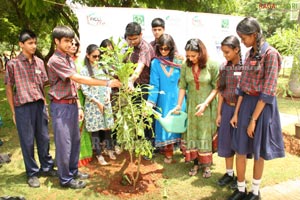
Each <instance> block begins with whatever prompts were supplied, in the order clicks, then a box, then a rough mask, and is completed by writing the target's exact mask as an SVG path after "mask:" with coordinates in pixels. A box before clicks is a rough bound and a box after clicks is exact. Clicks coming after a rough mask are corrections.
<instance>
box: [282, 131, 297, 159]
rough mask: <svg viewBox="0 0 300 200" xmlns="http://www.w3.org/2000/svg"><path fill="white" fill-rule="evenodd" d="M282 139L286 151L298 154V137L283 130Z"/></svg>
mask: <svg viewBox="0 0 300 200" xmlns="http://www.w3.org/2000/svg"><path fill="white" fill-rule="evenodd" d="M283 141H284V146H285V151H286V152H288V153H290V154H293V155H298V156H300V139H298V138H296V137H295V136H294V135H289V134H288V133H285V132H283Z"/></svg>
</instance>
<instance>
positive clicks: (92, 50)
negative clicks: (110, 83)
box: [84, 44, 100, 77]
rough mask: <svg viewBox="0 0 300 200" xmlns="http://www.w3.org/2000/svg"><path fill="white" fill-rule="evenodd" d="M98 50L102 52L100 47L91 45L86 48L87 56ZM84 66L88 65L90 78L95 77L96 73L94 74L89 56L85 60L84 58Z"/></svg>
mask: <svg viewBox="0 0 300 200" xmlns="http://www.w3.org/2000/svg"><path fill="white" fill-rule="evenodd" d="M96 50H98V51H99V52H100V50H99V47H98V46H97V45H96V44H90V45H89V46H87V48H86V54H88V55H91V54H92V53H93V52H94V51H96ZM84 64H85V65H86V67H87V69H88V72H89V75H90V77H94V72H93V69H92V66H91V63H90V61H89V59H88V57H87V56H85V58H84Z"/></svg>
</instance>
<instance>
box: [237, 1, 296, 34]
mask: <svg viewBox="0 0 300 200" xmlns="http://www.w3.org/2000/svg"><path fill="white" fill-rule="evenodd" d="M295 1H296V0H294V1H291V0H272V1H258V0H249V1H244V0H239V5H240V6H239V9H238V14H239V15H241V16H252V17H255V18H257V20H258V21H259V22H260V24H261V26H262V29H263V31H264V35H265V36H266V37H270V36H272V35H273V34H274V33H275V31H276V29H277V28H281V29H286V28H293V26H294V24H296V23H297V21H291V20H290V10H291V5H290V3H291V2H295Z"/></svg>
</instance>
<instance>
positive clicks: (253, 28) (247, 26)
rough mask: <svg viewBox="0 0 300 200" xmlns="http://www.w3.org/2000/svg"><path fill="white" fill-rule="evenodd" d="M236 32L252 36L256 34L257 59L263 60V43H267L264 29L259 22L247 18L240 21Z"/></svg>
mask: <svg viewBox="0 0 300 200" xmlns="http://www.w3.org/2000/svg"><path fill="white" fill-rule="evenodd" d="M236 32H237V33H241V34H244V35H251V34H253V33H256V46H257V51H256V55H255V58H256V59H257V60H261V46H260V44H261V42H262V41H265V39H264V37H263V34H262V29H261V27H260V25H259V23H258V21H257V20H256V19H255V18H253V17H245V18H244V19H243V20H242V21H240V22H239V23H238V25H237V27H236Z"/></svg>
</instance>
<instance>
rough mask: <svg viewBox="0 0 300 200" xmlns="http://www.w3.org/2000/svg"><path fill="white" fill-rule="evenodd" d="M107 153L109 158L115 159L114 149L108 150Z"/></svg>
mask: <svg viewBox="0 0 300 200" xmlns="http://www.w3.org/2000/svg"><path fill="white" fill-rule="evenodd" d="M107 153H108V156H109V159H111V160H116V159H117V158H116V156H115V155H114V151H112V150H108V151H107Z"/></svg>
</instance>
